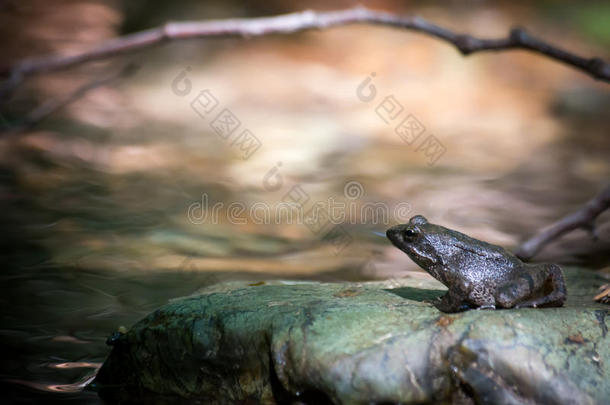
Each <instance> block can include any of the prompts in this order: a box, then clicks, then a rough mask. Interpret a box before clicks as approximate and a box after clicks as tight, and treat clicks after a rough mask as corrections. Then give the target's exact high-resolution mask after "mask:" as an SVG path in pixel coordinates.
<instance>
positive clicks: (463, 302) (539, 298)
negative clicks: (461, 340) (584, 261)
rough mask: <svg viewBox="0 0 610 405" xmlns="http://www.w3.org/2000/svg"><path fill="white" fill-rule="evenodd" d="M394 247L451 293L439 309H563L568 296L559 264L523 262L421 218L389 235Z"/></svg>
mask: <svg viewBox="0 0 610 405" xmlns="http://www.w3.org/2000/svg"><path fill="white" fill-rule="evenodd" d="M386 236H387V237H388V239H390V241H392V243H393V244H394V246H396V247H397V248H399V249H400V250H402V251H403V252H405V253H406V254H407V255H408V256H409V257H410V258H411V260H413V261H414V262H415V263H417V264H418V265H419V266H420V267H421V268H423V269H424V270H426V271H427V272H428V273H430V274H431V275H432V277H434V278H435V279H437V280H438V281H440V282H441V283H443V284H444V285H446V286H447V288H448V289H449V291H448V292H447V293H446V294H445V295H444V296H443V297H441V298H440V299H439V300H437V301H436V302H435V303H434V305H435V306H436V307H437V308H438V309H439V310H441V311H443V312H459V311H463V310H465V309H469V308H478V309H495V308H521V307H560V306H562V305H563V303H564V301H565V300H566V296H567V292H566V286H565V282H564V278H563V273H562V271H561V268H560V267H559V266H557V265H556V264H551V263H542V264H528V263H523V262H522V261H521V260H520V259H519V258H517V257H516V256H515V255H513V254H512V253H510V252H509V251H507V250H506V249H504V248H502V247H500V246H496V245H492V244H490V243H487V242H483V241H480V240H477V239H474V238H471V237H470V236H468V235H465V234H463V233H460V232H457V231H454V230H451V229H448V228H445V227H442V226H440V225H434V224H431V223H429V222H428V221H427V220H426V218H424V217H423V216H421V215H417V216H414V217H413V218H411V220H410V221H409V223H408V224H402V225H396V226H394V227H392V228H390V229H388V231H387V232H386Z"/></svg>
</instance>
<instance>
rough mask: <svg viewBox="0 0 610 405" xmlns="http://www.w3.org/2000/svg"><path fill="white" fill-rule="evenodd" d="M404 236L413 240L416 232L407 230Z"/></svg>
mask: <svg viewBox="0 0 610 405" xmlns="http://www.w3.org/2000/svg"><path fill="white" fill-rule="evenodd" d="M405 236H406V237H407V238H409V239H413V238H415V237H416V236H417V232H416V231H415V230H413V229H407V230H406V231H405Z"/></svg>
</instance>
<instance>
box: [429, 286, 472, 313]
mask: <svg viewBox="0 0 610 405" xmlns="http://www.w3.org/2000/svg"><path fill="white" fill-rule="evenodd" d="M462 297H463V295H462V293H460V292H459V291H456V290H453V289H449V291H447V293H446V294H445V295H443V296H442V297H441V298H440V299H439V300H438V301H436V302H434V306H435V307H436V308H437V309H439V310H440V311H443V312H460V311H463V310H465V309H468V305H467V304H466V302H465V301H464V299H463V298H462Z"/></svg>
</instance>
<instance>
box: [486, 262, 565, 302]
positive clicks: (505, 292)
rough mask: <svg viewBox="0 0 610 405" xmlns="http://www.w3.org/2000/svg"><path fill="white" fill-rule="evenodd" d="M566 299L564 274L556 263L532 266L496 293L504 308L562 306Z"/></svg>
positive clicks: (497, 299)
mask: <svg viewBox="0 0 610 405" xmlns="http://www.w3.org/2000/svg"><path fill="white" fill-rule="evenodd" d="M565 299H566V287H565V282H564V280H563V274H562V272H561V269H560V268H559V266H557V265H556V264H540V265H536V266H531V267H530V270H524V271H523V272H522V273H520V274H519V275H518V277H517V278H516V279H515V280H513V281H511V282H509V283H506V284H504V285H502V286H501V287H500V288H498V292H497V293H496V303H498V304H499V305H500V306H502V307H503V308H513V307H517V308H523V307H541V306H545V307H560V306H562V305H563V303H564V301H565Z"/></svg>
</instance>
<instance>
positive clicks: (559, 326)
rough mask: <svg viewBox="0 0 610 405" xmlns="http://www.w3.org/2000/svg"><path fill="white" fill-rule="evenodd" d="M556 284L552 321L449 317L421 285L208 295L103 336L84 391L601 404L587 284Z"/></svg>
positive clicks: (599, 360) (585, 276)
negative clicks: (560, 301)
mask: <svg viewBox="0 0 610 405" xmlns="http://www.w3.org/2000/svg"><path fill="white" fill-rule="evenodd" d="M564 271H565V275H566V279H567V284H568V302H567V304H566V306H565V307H563V308H547V309H516V310H497V311H490V310H482V311H477V310H471V311H467V312H463V313H458V314H444V313H441V312H439V311H438V310H437V309H436V308H434V307H433V306H432V305H431V304H429V303H427V302H426V300H429V299H432V298H435V297H437V296H439V295H442V294H443V293H444V291H442V288H443V287H442V285H441V284H439V283H436V282H434V281H427V280H425V281H422V280H415V279H404V280H399V281H397V280H393V281H392V282H391V283H390V282H386V283H337V284H324V283H309V282H278V281H275V282H266V283H260V282H259V283H253V284H251V285H248V284H247V283H241V282H232V283H225V284H219V285H216V286H213V287H211V288H209V289H207V290H205V291H202V293H201V294H200V295H197V296H192V297H186V298H180V299H176V300H173V301H172V302H171V303H169V304H167V305H166V306H164V307H162V308H160V309H159V310H157V311H155V312H153V313H152V314H150V315H149V316H147V317H146V318H144V319H143V320H141V321H140V322H138V323H137V324H136V325H134V326H133V327H132V328H131V329H130V330H129V331H128V332H127V333H115V335H113V337H112V338H111V339H110V343H112V345H113V348H112V352H111V354H110V356H109V357H108V359H107V360H106V362H105V363H104V365H103V367H102V368H101V369H100V371H99V373H98V376H97V378H96V380H95V382H94V386H95V387H96V388H97V389H99V392H100V395H101V396H102V397H104V398H109V399H112V400H114V401H121V400H125V401H126V400H130V401H131V400H133V399H134V398H148V399H150V398H156V400H157V402H159V401H163V399H168V401H170V402H171V401H174V402H175V401H176V399H177V398H184V399H185V400H187V401H190V402H195V403H196V402H197V401H200V402H201V403H210V402H212V403H235V402H240V401H243V402H242V403H270V404H272V403H292V402H294V401H297V402H300V403H316V404H318V403H407V404H409V403H477V404H479V403H481V404H487V403H493V404H521V403H532V404H533V403H549V404H550V403H552V404H602V403H607V400H608V398H610V384H609V383H608V381H609V379H610V336H609V333H610V332H609V331H608V320H607V318H608V315H609V314H610V307H608V306H607V305H603V304H597V303H595V302H593V301H592V297H593V295H594V293H595V291H596V289H597V287H599V285H600V284H601V278H600V277H599V276H597V275H595V274H593V273H591V272H587V271H585V270H580V269H574V268H572V269H570V268H568V269H564ZM170 398H171V400H170Z"/></svg>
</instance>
